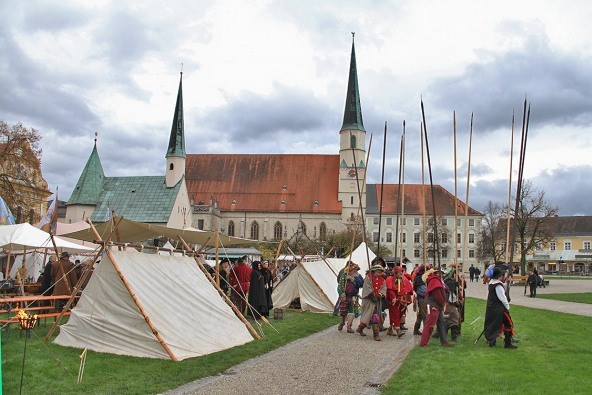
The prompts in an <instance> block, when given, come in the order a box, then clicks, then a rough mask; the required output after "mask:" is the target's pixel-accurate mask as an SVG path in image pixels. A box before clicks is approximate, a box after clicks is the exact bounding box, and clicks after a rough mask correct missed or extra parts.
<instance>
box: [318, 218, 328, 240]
mask: <svg viewBox="0 0 592 395" xmlns="http://www.w3.org/2000/svg"><path fill="white" fill-rule="evenodd" d="M319 238H320V239H321V241H325V240H326V239H327V225H326V224H325V223H324V222H321V225H320V226H319Z"/></svg>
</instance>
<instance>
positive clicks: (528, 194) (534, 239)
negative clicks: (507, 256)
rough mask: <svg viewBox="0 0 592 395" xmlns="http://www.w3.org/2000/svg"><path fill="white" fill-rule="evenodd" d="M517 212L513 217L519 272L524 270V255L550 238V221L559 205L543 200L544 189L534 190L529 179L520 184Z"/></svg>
mask: <svg viewBox="0 0 592 395" xmlns="http://www.w3.org/2000/svg"><path fill="white" fill-rule="evenodd" d="M518 207H519V208H518V213H514V212H513V211H514V210H513V211H512V214H513V217H514V226H515V232H516V233H515V235H516V238H515V240H516V242H517V243H518V246H519V250H520V268H521V272H522V273H525V271H526V255H528V254H529V253H530V252H532V251H534V250H535V249H536V248H537V247H538V246H541V245H544V244H547V243H548V242H549V241H550V240H551V239H552V238H553V234H552V232H551V229H552V227H551V221H550V219H551V218H553V217H555V216H556V215H557V213H558V212H559V207H557V206H552V205H551V204H550V203H549V202H547V201H546V200H545V191H543V190H540V191H538V190H536V189H535V188H534V186H533V184H532V182H531V181H526V182H524V184H523V185H522V191H521V192H520V201H519V205H518Z"/></svg>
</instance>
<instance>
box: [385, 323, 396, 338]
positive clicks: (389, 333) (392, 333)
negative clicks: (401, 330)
mask: <svg viewBox="0 0 592 395" xmlns="http://www.w3.org/2000/svg"><path fill="white" fill-rule="evenodd" d="M386 334H387V335H389V336H396V335H395V332H393V326H392V325H391V326H389V328H388V329H387V330H386Z"/></svg>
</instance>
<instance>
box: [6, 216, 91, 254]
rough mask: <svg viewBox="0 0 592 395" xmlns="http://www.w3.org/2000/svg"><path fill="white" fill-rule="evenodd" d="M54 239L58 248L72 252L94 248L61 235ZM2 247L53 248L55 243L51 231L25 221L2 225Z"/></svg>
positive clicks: (16, 248) (18, 248)
mask: <svg viewBox="0 0 592 395" xmlns="http://www.w3.org/2000/svg"><path fill="white" fill-rule="evenodd" d="M54 241H55V243H56V246H57V247H58V248H60V249H62V248H63V249H65V250H68V251H70V252H72V251H92V250H93V248H91V247H86V246H83V245H80V244H76V243H72V242H69V241H67V240H64V239H62V238H61V237H59V236H54ZM0 247H6V248H8V249H13V250H22V249H23V248H49V249H53V243H52V242H51V238H50V236H49V233H47V232H44V231H42V230H41V229H39V228H36V227H34V226H32V225H30V224H28V223H24V224H18V225H2V226H0Z"/></svg>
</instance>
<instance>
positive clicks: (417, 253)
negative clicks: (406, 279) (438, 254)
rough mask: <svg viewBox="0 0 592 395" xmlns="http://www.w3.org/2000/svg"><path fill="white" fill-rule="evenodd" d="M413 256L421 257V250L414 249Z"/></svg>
mask: <svg viewBox="0 0 592 395" xmlns="http://www.w3.org/2000/svg"><path fill="white" fill-rule="evenodd" d="M413 257H414V258H419V250H417V249H416V250H413Z"/></svg>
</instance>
